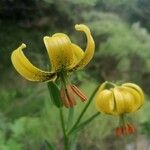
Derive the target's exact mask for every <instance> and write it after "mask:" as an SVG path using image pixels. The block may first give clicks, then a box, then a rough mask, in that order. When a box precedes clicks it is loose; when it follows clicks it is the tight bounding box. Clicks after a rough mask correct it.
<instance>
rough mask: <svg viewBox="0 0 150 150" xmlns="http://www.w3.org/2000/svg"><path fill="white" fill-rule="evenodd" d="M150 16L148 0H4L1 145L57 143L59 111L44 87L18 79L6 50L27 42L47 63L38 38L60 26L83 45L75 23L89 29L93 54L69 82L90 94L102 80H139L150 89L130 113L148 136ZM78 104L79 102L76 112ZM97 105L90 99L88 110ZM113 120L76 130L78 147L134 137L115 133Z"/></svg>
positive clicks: (0, 15) (0, 19)
mask: <svg viewBox="0 0 150 150" xmlns="http://www.w3.org/2000/svg"><path fill="white" fill-rule="evenodd" d="M149 15H150V1H149V0H132V1H131V0H107V1H106V0H26V1H21V0H1V1H0V52H1V53H0V80H1V83H0V149H2V150H22V149H23V150H24V149H25V150H30V149H31V150H34V149H35V150H38V149H39V150H40V149H42V150H45V149H47V145H46V143H45V141H44V140H47V141H51V140H52V141H53V143H54V145H55V146H56V147H57V148H58V149H61V143H62V137H61V133H60V132H59V130H60V129H59V122H58V121H57V120H59V119H58V114H57V110H56V109H55V108H54V107H53V106H52V103H51V102H50V101H49V98H50V97H49V95H48V91H47V88H46V86H44V85H43V84H42V85H41V84H39V85H37V84H30V83H29V82H26V81H25V80H24V79H22V78H21V77H20V76H19V75H18V74H17V73H16V72H15V71H14V69H13V67H12V65H11V61H10V55H11V52H12V50H14V49H15V48H17V47H18V46H19V44H21V43H22V42H24V43H26V44H27V50H25V53H26V55H27V56H28V57H29V59H30V60H32V62H33V63H34V64H36V65H38V66H40V67H41V68H45V69H47V66H48V63H49V60H48V56H47V54H46V50H45V47H44V43H43V41H42V39H43V36H45V35H52V34H53V33H55V32H65V33H67V34H69V35H70V36H71V39H72V41H75V42H77V43H80V45H81V47H82V48H83V49H84V48H85V42H86V41H85V40H84V36H83V37H81V36H82V35H81V34H80V33H76V32H75V31H74V24H76V23H85V24H87V25H88V26H89V27H90V28H91V31H92V34H93V36H94V39H95V43H96V53H95V56H94V58H93V60H92V62H91V63H90V64H89V65H88V67H87V69H86V72H78V73H76V74H75V75H74V77H73V79H72V80H73V81H74V82H76V83H77V84H79V86H81V87H82V89H83V90H85V92H86V93H87V94H88V95H90V93H91V92H92V91H93V89H94V87H95V85H96V84H99V83H101V82H102V81H104V80H115V81H117V82H118V80H120V81H132V82H135V83H138V84H139V85H141V86H142V88H143V89H144V91H145V93H146V95H147V97H146V100H147V101H146V105H145V106H144V108H143V109H142V110H141V111H140V112H139V114H138V115H137V116H136V115H134V114H133V116H134V117H135V118H136V119H135V122H136V123H139V125H140V126H139V127H138V128H139V130H141V133H142V134H145V135H147V136H149V135H150V128H149V126H150V119H149V106H150V101H149V96H150V95H149V91H150V86H149V85H150V34H149V31H150V18H149ZM90 81H92V82H90ZM35 87H36V88H35ZM93 103H94V102H93ZM82 107H83V104H80V103H79V105H78V106H77V107H76V112H79V111H80V110H81V108H82ZM94 111H95V108H94V104H93V105H92V106H91V108H90V111H89V112H88V113H87V114H86V115H87V116H88V115H90V114H91V113H92V112H94ZM87 116H86V117H87ZM115 125H117V120H116V118H112V117H108V116H104V115H102V117H100V118H99V119H97V120H96V121H95V122H93V123H92V124H91V125H89V128H87V129H85V130H84V131H83V133H82V135H79V140H78V141H77V147H78V149H118V145H120V146H122V144H126V143H129V142H130V139H132V140H135V139H136V136H133V137H131V138H127V139H126V140H123V139H115V137H114V136H113V135H112V132H113V128H114V127H115ZM58 133H59V134H58ZM89 135H90V137H89ZM93 141H94V142H93ZM110 141H111V142H110ZM106 143H107V144H106ZM108 143H112V144H108ZM83 146H84V148H83Z"/></svg>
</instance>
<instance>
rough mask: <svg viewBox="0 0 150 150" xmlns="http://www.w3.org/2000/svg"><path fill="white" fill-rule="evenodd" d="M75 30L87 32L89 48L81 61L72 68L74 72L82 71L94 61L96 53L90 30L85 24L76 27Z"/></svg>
mask: <svg viewBox="0 0 150 150" xmlns="http://www.w3.org/2000/svg"><path fill="white" fill-rule="evenodd" d="M75 29H76V30H78V31H83V32H85V34H86V37H87V46H86V50H85V52H84V55H83V56H82V58H81V59H80V60H79V62H78V63H77V64H76V65H75V66H74V67H73V68H72V70H75V69H82V68H83V67H85V66H86V65H87V64H88V63H89V62H90V60H91V59H92V57H93V55H94V51H95V43H94V40H93V37H92V35H91V32H90V29H89V28H88V27H87V26H86V25H84V24H79V25H78V24H77V25H75Z"/></svg>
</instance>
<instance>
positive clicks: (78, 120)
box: [68, 86, 99, 134]
mask: <svg viewBox="0 0 150 150" xmlns="http://www.w3.org/2000/svg"><path fill="white" fill-rule="evenodd" d="M98 89H99V86H97V87H96V89H95V90H94V92H93V93H92V95H91V97H90V99H89V101H88V102H87V104H86V105H85V107H84V108H83V110H82V112H81V114H80V115H79V117H78V119H77V120H76V122H75V124H74V125H73V127H72V128H71V129H70V131H69V132H68V134H70V133H71V132H72V131H73V130H74V129H75V128H76V127H77V125H78V124H79V123H80V120H81V118H82V117H83V115H84V113H85V112H86V110H87V108H88V107H89V105H90V103H91V102H92V99H93V97H94V96H95V94H96V92H97V91H98Z"/></svg>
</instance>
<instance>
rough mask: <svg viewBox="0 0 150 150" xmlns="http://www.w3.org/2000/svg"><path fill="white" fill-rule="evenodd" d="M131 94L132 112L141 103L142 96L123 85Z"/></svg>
mask: <svg viewBox="0 0 150 150" xmlns="http://www.w3.org/2000/svg"><path fill="white" fill-rule="evenodd" d="M123 88H124V89H126V91H128V92H129V93H130V94H132V96H133V103H134V107H133V110H132V112H134V111H137V110H138V109H139V108H140V107H141V106H142V105H143V97H142V96H141V95H140V93H138V92H137V91H136V90H135V89H133V88H131V87H127V86H123Z"/></svg>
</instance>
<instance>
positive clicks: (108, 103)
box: [95, 90, 115, 114]
mask: <svg viewBox="0 0 150 150" xmlns="http://www.w3.org/2000/svg"><path fill="white" fill-rule="evenodd" d="M95 100H96V101H95V102H96V103H95V105H96V108H97V110H98V111H100V112H103V113H106V114H113V110H114V107H115V104H114V97H113V93H112V91H110V90H103V91H101V92H100V93H97V95H96V97H95Z"/></svg>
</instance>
